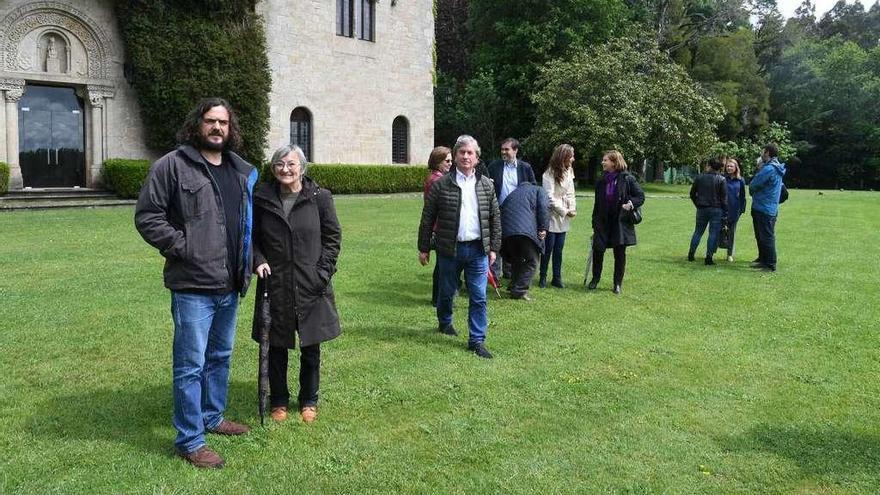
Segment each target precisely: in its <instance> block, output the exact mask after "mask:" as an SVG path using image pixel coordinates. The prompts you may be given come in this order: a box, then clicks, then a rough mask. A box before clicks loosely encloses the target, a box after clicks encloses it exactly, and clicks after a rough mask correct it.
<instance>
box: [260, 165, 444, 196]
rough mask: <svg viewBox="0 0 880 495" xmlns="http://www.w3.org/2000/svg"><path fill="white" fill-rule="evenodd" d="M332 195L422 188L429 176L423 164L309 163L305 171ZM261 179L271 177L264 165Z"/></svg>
mask: <svg viewBox="0 0 880 495" xmlns="http://www.w3.org/2000/svg"><path fill="white" fill-rule="evenodd" d="M306 175H308V176H309V177H311V178H312V179H314V180H315V182H317V183H318V185H320V186H321V187H323V188H325V189H329V190H330V191H332V192H333V194H382V193H398V192H416V191H421V190H422V188H423V187H424V184H425V177H427V175H428V167H427V166H425V165H420V166H414V165H354V164H347V163H345V164H344V163H334V164H314V163H313V164H309V168H308V172H307V174H306ZM260 177H261V178H262V179H263V180H268V179H270V178H271V177H272V172H271V170H269V165H268V164H267V165H263V170H262V171H261V173H260Z"/></svg>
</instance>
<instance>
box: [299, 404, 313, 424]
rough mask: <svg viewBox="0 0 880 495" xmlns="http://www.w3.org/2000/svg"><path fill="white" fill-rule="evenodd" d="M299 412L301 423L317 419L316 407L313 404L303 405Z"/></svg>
mask: <svg viewBox="0 0 880 495" xmlns="http://www.w3.org/2000/svg"><path fill="white" fill-rule="evenodd" d="M299 412H300V414H301V415H302V419H303V423H313V422H314V421H315V420H316V419H318V408H317V407H315V406H305V407H303V408H302V409H300V411H299Z"/></svg>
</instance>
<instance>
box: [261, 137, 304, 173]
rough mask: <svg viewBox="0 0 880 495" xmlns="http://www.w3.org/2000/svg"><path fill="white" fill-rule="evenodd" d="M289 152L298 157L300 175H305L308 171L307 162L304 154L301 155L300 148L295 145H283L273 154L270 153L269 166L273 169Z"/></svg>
mask: <svg viewBox="0 0 880 495" xmlns="http://www.w3.org/2000/svg"><path fill="white" fill-rule="evenodd" d="M291 152H293V153H296V155H297V156H298V157H299V163H300V168H302V173H301V174H300V175H306V171H307V170H308V169H309V161H308V160H306V154H305V153H303V150H302V148H300V147H299V146H297V145H295V144H285V145H283V146H281V147H280V148H278V149H277V150H275V153H272V160H271V161H270V162H269V165H272V166H273V167H274V166H275V164H276V163H278V162H280V161H281V159H282V158H284V157H285V156H287V155H289V154H290V153H291Z"/></svg>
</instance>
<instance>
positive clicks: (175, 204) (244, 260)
mask: <svg viewBox="0 0 880 495" xmlns="http://www.w3.org/2000/svg"><path fill="white" fill-rule="evenodd" d="M177 140H178V142H179V143H180V147H178V148H177V149H176V150H174V151H172V152H170V153H168V154H167V155H165V156H163V157H162V158H159V159H158V160H156V162H155V163H153V166H152V167H150V173H149V176H148V177H147V181H146V183H144V186H143V188H142V189H141V192H140V197H139V198H138V202H137V206H136V207H135V216H134V221H135V226H136V227H137V230H138V232H139V233H140V234H141V236H142V237H143V238H144V240H145V241H147V243H149V244H150V245H151V246H153V247H154V248H156V249H158V250H159V253H160V254H161V255H162V256H163V257H164V258H165V287H167V288H168V289H169V290H170V291H171V317H172V321H173V323H174V341H173V344H172V351H171V361H172V364H171V365H172V381H173V387H172V389H173V399H174V401H173V403H174V415H173V417H172V423H173V424H174V427H175V428H176V429H177V438H176V440H175V441H174V446H175V448H176V450H177V455H179V456H180V457H182V458H184V459H185V460H186V461H187V462H189V463H191V464H193V465H194V466H196V467H199V468H220V467H223V464H224V461H223V458H222V457H220V456H219V455H218V454H217V453H216V452H214V451H213V450H211V449H210V448H209V447H208V445H207V443H206V441H205V433H215V434H220V435H243V434H245V433H247V432H248V431H249V430H250V428H248V426H246V425H243V424H239V423H234V422H232V421H230V420H228V419H226V418H224V417H223V412H224V410H225V409H226V395H227V391H228V389H229V365H230V361H231V359H232V345H233V342H234V341H235V322H236V316H237V314H238V301H239V297H243V296H244V294H245V292H246V291H247V287H248V283H249V282H250V279H251V260H252V256H251V244H250V242H251V226H252V222H251V219H252V213H251V212H252V209H251V206H252V204H253V195H252V193H253V189H254V184H255V183H256V181H257V170H256V169H255V168H254V167H253V166H252V165H251V164H249V163H247V162H246V161H244V160H243V159H242V158H241V157H239V156H238V155H237V154H235V153H234V152H233V151H232V150H233V149H235V148H238V147H239V146H240V145H241V132H240V131H239V128H238V123H237V121H236V117H235V113H233V111H232V109H231V108H230V106H229V103H227V102H226V101H225V100H223V99H221V98H206V99H204V100H202V101H201V102H199V104H198V106H197V107H196V108H195V109H194V110H193V111H192V112H191V113H190V114H189V116H188V117H187V119H186V122H185V123H184V124H183V126H182V127H181V129H180V131H179V132H178V133H177Z"/></svg>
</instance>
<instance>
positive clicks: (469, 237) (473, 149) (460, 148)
mask: <svg viewBox="0 0 880 495" xmlns="http://www.w3.org/2000/svg"><path fill="white" fill-rule="evenodd" d="M452 156H453V157H454V160H455V170H454V171H450V173H448V174H446V175H444V176H443V177H441V178H440V179H439V180H438V181H437V182H435V183H434V185H433V186H431V189H430V190H429V191H428V197H427V198H426V199H425V205H424V207H423V208H422V219H421V222H420V223H419V241H418V247H419V263H421V264H422V265H423V266H424V265H427V264H428V261H430V258H431V253H430V250H431V234H432V233H433V234H434V240H435V249H436V250H437V266H438V267H439V269H440V290H439V291H438V294H437V322H438V327H437V330H438V331H439V332H440V333H442V334H445V335H452V336H455V335H458V333H457V332H456V331H455V327H453V326H452V299H453V297H454V294H455V289H456V287H457V286H458V274H459V272H460V271H461V270H464V274H465V283H466V284H467V288H468V298H469V304H468V331H469V336H468V350H469V351H470V352H473V353H474V354H476V355H477V356H480V357H482V358H491V357H492V353H491V352H489V350H488V349H486V346H485V340H486V329H487V328H488V326H489V318H488V312H487V307H486V282H487V277H486V274H487V272H488V270H489V264H491V263H492V262H493V261H495V253H496V252H497V251H498V249H499V248H500V247H501V213H500V211H499V209H498V199H497V198H496V196H495V190H494V187H493V186H492V181H491V180H489V178H488V177H484V176H481V175H479V174H477V173H476V172H475V171H474V167H475V166H476V164H477V160H478V158H479V156H480V145H479V144H477V140H476V139H474V138H472V137H471V136H467V135H464V136H459V138H458V139H457V140H456V142H455V146H454V147H453V148H452ZM435 226H436V229H435Z"/></svg>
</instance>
